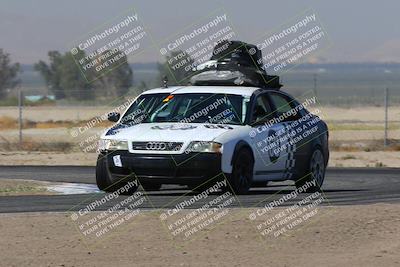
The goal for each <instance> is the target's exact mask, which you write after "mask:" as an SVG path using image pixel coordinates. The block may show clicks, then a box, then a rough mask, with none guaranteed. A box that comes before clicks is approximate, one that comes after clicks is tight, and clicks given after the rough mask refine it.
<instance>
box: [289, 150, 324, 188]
mask: <svg viewBox="0 0 400 267" xmlns="http://www.w3.org/2000/svg"><path fill="white" fill-rule="evenodd" d="M325 169H326V168H325V160H324V155H323V154H322V151H321V150H320V149H319V148H317V149H315V150H314V152H313V154H312V155H311V157H310V161H309V163H308V170H307V172H306V175H305V176H304V177H302V178H300V179H299V180H297V181H296V182H295V184H296V188H300V187H303V186H305V185H306V184H307V183H308V185H309V186H307V188H305V189H306V192H316V191H321V187H322V184H323V183H324V179H325Z"/></svg>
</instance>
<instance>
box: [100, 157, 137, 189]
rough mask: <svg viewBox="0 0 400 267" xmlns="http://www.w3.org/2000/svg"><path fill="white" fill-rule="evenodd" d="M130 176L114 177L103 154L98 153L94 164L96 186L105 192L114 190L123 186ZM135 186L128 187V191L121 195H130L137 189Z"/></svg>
mask: <svg viewBox="0 0 400 267" xmlns="http://www.w3.org/2000/svg"><path fill="white" fill-rule="evenodd" d="M129 178H130V177H128V176H127V177H126V178H123V179H119V180H118V178H114V177H113V176H112V174H111V173H110V171H109V170H108V167H107V160H106V157H105V156H104V155H99V156H98V158H97V164H96V184H97V187H98V188H99V189H100V190H102V191H105V192H115V191H117V190H118V189H120V188H121V187H124V186H125V185H126V184H127V183H128V182H129ZM137 188H138V187H137V186H134V187H130V188H129V190H128V191H124V192H122V194H123V195H132V194H133V193H134V192H136V190H137Z"/></svg>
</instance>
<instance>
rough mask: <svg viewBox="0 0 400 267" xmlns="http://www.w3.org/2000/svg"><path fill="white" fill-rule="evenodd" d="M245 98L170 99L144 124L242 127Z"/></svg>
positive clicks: (188, 96) (190, 96)
mask: <svg viewBox="0 0 400 267" xmlns="http://www.w3.org/2000/svg"><path fill="white" fill-rule="evenodd" d="M245 110H246V104H245V103H244V98H243V96H240V95H226V94H200V93H193V94H176V95H168V96H167V97H165V98H164V99H163V100H162V101H160V102H159V103H158V105H157V106H156V107H155V108H152V109H151V110H149V112H148V114H147V116H146V117H145V118H144V119H143V121H142V122H146V123H150V122H182V123H215V124H243V122H244V119H245V116H246V114H245Z"/></svg>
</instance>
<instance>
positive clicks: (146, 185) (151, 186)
mask: <svg viewBox="0 0 400 267" xmlns="http://www.w3.org/2000/svg"><path fill="white" fill-rule="evenodd" d="M140 184H141V185H142V187H143V189H144V190H145V191H158V190H160V188H161V185H162V184H160V183H154V182H153V183H151V182H142V183H140Z"/></svg>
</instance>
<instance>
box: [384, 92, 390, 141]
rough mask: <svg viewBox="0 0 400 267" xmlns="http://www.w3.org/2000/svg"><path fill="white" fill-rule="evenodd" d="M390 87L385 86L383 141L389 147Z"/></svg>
mask: <svg viewBox="0 0 400 267" xmlns="http://www.w3.org/2000/svg"><path fill="white" fill-rule="evenodd" d="M388 95H389V89H388V88H387V87H386V88H385V138H384V141H383V146H384V147H387V145H388V140H387V139H388V105H389V103H388V102H389V96H388Z"/></svg>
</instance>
